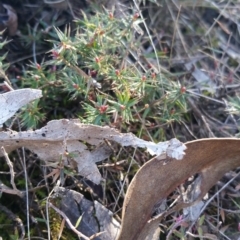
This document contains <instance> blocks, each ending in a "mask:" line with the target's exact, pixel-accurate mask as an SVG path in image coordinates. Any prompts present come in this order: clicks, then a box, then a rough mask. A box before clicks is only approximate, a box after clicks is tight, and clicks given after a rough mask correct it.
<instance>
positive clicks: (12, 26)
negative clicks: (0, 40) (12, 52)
mask: <svg viewBox="0 0 240 240" xmlns="http://www.w3.org/2000/svg"><path fill="white" fill-rule="evenodd" d="M2 7H3V10H4V13H0V22H1V23H2V25H3V26H1V28H2V27H3V29H4V28H7V30H8V35H9V36H14V35H15V34H16V32H17V29H18V17H17V13H16V11H15V10H14V9H13V8H12V7H11V6H10V5H8V4H2ZM3 29H1V30H3Z"/></svg>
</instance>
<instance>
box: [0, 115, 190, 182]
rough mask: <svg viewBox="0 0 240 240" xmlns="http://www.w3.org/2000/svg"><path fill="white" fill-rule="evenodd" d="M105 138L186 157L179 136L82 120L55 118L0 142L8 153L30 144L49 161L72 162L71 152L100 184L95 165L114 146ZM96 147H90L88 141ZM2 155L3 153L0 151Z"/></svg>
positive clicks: (10, 133)
mask: <svg viewBox="0 0 240 240" xmlns="http://www.w3.org/2000/svg"><path fill="white" fill-rule="evenodd" d="M104 140H108V141H113V142H117V143H119V144H120V145H122V146H132V147H141V148H146V149H147V151H148V152H149V153H150V154H152V155H158V156H159V155H161V154H164V153H166V154H167V155H168V156H169V157H171V158H176V159H182V157H183V155H184V150H185V146H184V145H183V144H182V143H180V142H179V141H178V140H177V139H172V140H171V141H167V142H163V143H161V142H160V143H158V144H155V143H153V142H148V141H144V140H142V139H139V138H137V137H136V136H134V135H133V134H131V133H125V134H124V133H119V132H118V131H117V130H115V129H112V128H109V127H100V126H96V125H91V124H82V123H80V121H79V120H77V119H76V120H67V119H61V120H53V121H50V122H49V123H48V124H47V125H46V126H45V127H43V128H41V129H39V130H35V131H33V130H28V131H23V132H19V133H18V132H15V131H3V132H0V143H1V145H2V146H4V148H5V149H6V151H7V152H8V153H10V152H11V151H13V150H15V149H17V148H20V147H26V148H27V149H29V150H31V151H32V152H34V153H36V154H37V155H38V156H39V158H40V159H42V160H44V161H46V162H48V163H49V162H54V163H55V164H56V165H57V164H58V163H59V162H64V164H65V165H68V164H69V157H68V156H69V155H68V154H72V155H73V156H74V157H72V158H71V160H72V161H73V162H75V165H77V167H78V172H79V173H80V175H82V176H84V177H86V178H88V179H89V180H91V181H93V182H94V183H96V184H99V183H100V180H101V175H100V173H99V171H98V169H97V167H96V165H95V163H97V162H99V161H103V160H104V159H106V158H108V157H109V156H110V154H111V149H110V148H109V147H108V146H107V144H104ZM84 143H87V144H90V145H92V146H94V147H95V149H94V150H92V151H89V150H88V147H87V145H86V144H84ZM0 156H1V154H0Z"/></svg>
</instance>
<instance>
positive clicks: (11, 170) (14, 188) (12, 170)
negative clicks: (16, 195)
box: [1, 146, 21, 192]
mask: <svg viewBox="0 0 240 240" xmlns="http://www.w3.org/2000/svg"><path fill="white" fill-rule="evenodd" d="M1 151H2V153H3V156H4V157H5V159H6V162H7V165H8V166H9V169H10V176H11V180H10V182H11V185H12V187H13V190H14V191H16V192H21V191H19V190H18V189H17V187H16V185H15V182H14V175H15V173H14V169H13V165H12V162H11V161H10V159H9V157H8V154H7V152H6V151H5V148H4V147H3V146H2V147H1Z"/></svg>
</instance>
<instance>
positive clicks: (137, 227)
mask: <svg viewBox="0 0 240 240" xmlns="http://www.w3.org/2000/svg"><path fill="white" fill-rule="evenodd" d="M186 146H187V150H186V155H185V157H184V158H183V159H182V160H181V161H169V162H167V164H165V165H164V164H163V161H159V160H158V158H157V157H155V158H153V159H152V160H150V161H149V162H147V163H146V164H145V165H143V167H142V168H141V169H140V170H139V171H138V172H137V174H136V175H135V177H134V179H133V180H132V182H131V184H130V186H129V188H128V190H127V194H126V196H125V200H124V205H123V210H122V225H121V232H120V234H119V236H118V238H117V239H118V240H126V239H128V240H146V239H149V240H150V239H152V240H153V239H158V238H157V237H158V236H156V235H155V237H153V234H154V232H155V231H156V230H157V228H158V224H159V222H160V221H161V219H162V218H163V217H164V216H166V215H168V214H170V213H171V212H173V211H178V210H181V209H183V208H185V207H188V206H191V205H192V204H193V202H192V203H188V204H187V203H183V202H182V203H179V204H177V205H176V206H175V207H173V208H172V209H170V210H169V211H167V212H165V213H162V214H161V215H159V216H158V217H156V218H154V219H151V215H152V213H153V209H154V206H155V204H156V203H157V202H160V201H161V200H164V199H165V198H166V197H167V196H168V195H169V194H170V193H171V192H173V191H174V190H175V188H176V187H177V186H178V185H180V184H181V183H183V182H184V181H185V180H187V179H188V178H189V177H191V176H192V175H194V174H196V173H200V176H201V184H200V190H201V191H200V194H199V196H198V198H197V199H194V200H195V201H194V203H195V202H196V201H199V200H201V199H202V198H203V196H204V195H205V194H206V193H207V192H208V191H209V189H210V188H211V187H212V186H213V185H214V184H216V182H217V181H218V180H219V179H220V178H221V177H222V176H223V175H224V174H225V173H226V172H228V171H230V170H231V169H235V168H237V167H238V166H240V139H228V138H221V139H215V138H213V139H201V140H197V141H192V142H188V143H186ZM166 160H167V159H166ZM165 163H166V161H165ZM150 235H151V236H150Z"/></svg>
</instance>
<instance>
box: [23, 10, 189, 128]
mask: <svg viewBox="0 0 240 240" xmlns="http://www.w3.org/2000/svg"><path fill="white" fill-rule="evenodd" d="M139 24H141V20H139V19H138V15H137V14H134V15H132V16H129V17H126V18H122V19H116V18H114V15H113V13H111V12H107V11H105V12H104V13H100V12H98V13H96V14H95V15H93V16H91V17H87V16H86V15H85V14H83V19H82V20H77V21H76V29H70V27H67V28H66V29H65V31H64V32H62V31H61V30H60V29H57V28H55V31H56V33H57V39H52V40H49V41H50V42H51V43H52V44H53V48H52V50H51V51H50V52H49V53H48V56H47V58H46V59H47V60H46V61H44V62H42V63H41V64H40V63H39V64H32V65H31V66H29V70H28V71H26V73H25V75H24V76H23V77H21V80H22V86H23V87H31V88H38V89H39V88H40V89H42V90H43V94H44V96H43V98H42V99H41V100H40V101H39V103H38V104H37V103H34V104H32V105H31V106H30V107H27V108H26V109H24V111H23V113H22V122H23V123H24V124H25V125H26V126H27V127H28V128H29V127H34V128H36V127H37V123H39V122H43V121H44V120H45V119H49V118H50V119H51V117H52V115H53V114H52V113H53V112H54V113H55V116H54V117H55V118H62V117H71V118H74V117H75V118H76V117H78V118H80V119H81V121H82V122H84V123H93V124H98V125H111V124H114V125H116V126H118V127H120V128H123V129H125V128H127V126H128V125H129V124H130V123H135V124H137V125H139V126H141V125H142V124H143V123H146V122H147V123H148V125H152V126H153V125H158V124H162V123H167V124H171V123H172V122H173V121H181V117H182V113H184V112H186V110H187V106H186V100H185V99H186V89H185V88H184V87H182V86H180V84H179V83H178V82H176V81H175V82H174V81H172V80H171V78H170V77H168V76H165V75H163V74H162V73H160V72H159V73H157V72H156V71H154V70H153V68H150V69H148V70H146V69H145V67H143V65H141V66H142V67H138V65H139V64H138V61H140V60H132V58H134V57H135V59H136V55H137V53H138V52H139V51H138V48H139V46H140V45H141V43H140V42H139V41H137V39H136V34H137V32H136V30H135V28H136V25H139ZM52 35H53V34H52ZM73 106H74V107H73ZM29 108H30V109H29ZM69 109H73V110H71V113H69ZM50 114H51V116H50Z"/></svg>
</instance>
